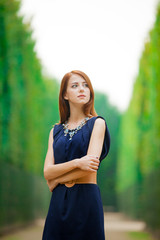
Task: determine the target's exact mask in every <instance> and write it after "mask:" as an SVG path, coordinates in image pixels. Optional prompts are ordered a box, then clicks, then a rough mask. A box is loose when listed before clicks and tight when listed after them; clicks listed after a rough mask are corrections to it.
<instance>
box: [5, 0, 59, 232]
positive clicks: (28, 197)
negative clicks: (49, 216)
mask: <svg viewBox="0 0 160 240" xmlns="http://www.w3.org/2000/svg"><path fill="white" fill-rule="evenodd" d="M18 11H19V2H17V1H14V0H8V1H5V0H0V165H1V167H0V212H1V214H0V229H2V228H3V227H4V226H5V225H8V224H9V223H12V224H13V223H14V224H16V223H17V222H23V221H29V220H31V219H33V218H35V217H37V216H39V215H40V214H42V212H43V213H44V212H45V213H46V208H47V206H48V202H47V201H46V199H48V197H49V190H48V189H47V188H46V183H45V181H44V179H43V178H42V176H43V164H44V159H45V154H46V151H47V144H48V136H49V130H50V129H51V128H52V124H53V122H56V121H58V91H57V89H58V88H59V84H58V82H57V81H56V80H54V79H52V80H50V79H48V78H44V76H42V67H41V63H40V60H39V59H38V58H37V56H36V53H35V51H34V48H35V41H34V40H33V39H32V31H31V30H30V24H29V23H28V24H24V23H23V18H22V17H21V16H19V13H18Z"/></svg>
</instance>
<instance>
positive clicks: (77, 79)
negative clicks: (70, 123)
mask: <svg viewBox="0 0 160 240" xmlns="http://www.w3.org/2000/svg"><path fill="white" fill-rule="evenodd" d="M64 99H66V100H68V101H69V103H70V104H71V103H72V104H82V105H84V104H85V103H87V102H88V101H89V100H90V89H89V87H88V84H87V82H86V81H85V79H84V78H82V77H81V76H79V75H78V74H74V75H73V76H71V77H70V79H69V81H68V85H67V89H66V93H65V95H64Z"/></svg>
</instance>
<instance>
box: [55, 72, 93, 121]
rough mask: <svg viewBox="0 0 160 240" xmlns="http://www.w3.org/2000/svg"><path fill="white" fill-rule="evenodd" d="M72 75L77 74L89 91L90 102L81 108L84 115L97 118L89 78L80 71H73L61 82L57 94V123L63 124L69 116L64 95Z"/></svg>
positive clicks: (67, 104) (68, 108)
mask: <svg viewBox="0 0 160 240" xmlns="http://www.w3.org/2000/svg"><path fill="white" fill-rule="evenodd" d="M73 74H78V75H79V76H81V77H82V78H84V80H85V81H86V83H87V84H88V87H89V89H90V100H89V101H88V102H87V103H86V104H85V105H84V106H83V111H84V114H85V115H86V116H89V115H92V116H97V113H96V111H95V108H94V91H93V87H92V84H91V81H90V79H89V77H88V76H87V75H86V74H85V73H84V72H82V71H79V70H73V71H71V72H68V73H66V74H65V75H64V77H63V78H62V81H61V86H60V92H59V115H60V122H59V123H64V122H65V121H66V120H68V118H69V116H70V107H69V102H68V100H66V99H64V94H65V92H66V89H67V86H68V81H69V79H70V78H71V76H73Z"/></svg>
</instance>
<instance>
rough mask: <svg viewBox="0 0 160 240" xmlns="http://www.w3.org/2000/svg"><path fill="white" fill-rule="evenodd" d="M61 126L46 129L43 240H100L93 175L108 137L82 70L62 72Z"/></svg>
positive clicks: (101, 219)
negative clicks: (46, 189) (47, 202)
mask: <svg viewBox="0 0 160 240" xmlns="http://www.w3.org/2000/svg"><path fill="white" fill-rule="evenodd" d="M59 112H60V122H59V123H58V124H55V125H54V126H53V128H52V129H51V130H50V134H49V141H48V151H47V154H46V159H45V164H44V177H45V179H46V180H47V184H48V186H49V189H50V191H51V192H52V196H51V201H50V206H49V210H48V214H47V217H46V221H45V226H44V230H43V237H42V239H43V240H104V239H105V233H104V214H103V206H102V200H101V195H100V189H99V187H98V185H97V170H98V168H99V164H100V162H101V161H102V159H104V158H105V157H106V156H107V154H108V152H109V149H110V134H109V130H108V127H107V124H106V121H105V119H104V118H103V117H101V116H98V115H97V114H96V112H95V109H94V91H93V88H92V85H91V82H90V79H89V78H88V76H87V75H86V74H85V73H83V72H81V71H77V70H75V71H71V72H69V73H66V74H65V75H64V77H63V79H62V82H61V87H60V93H59Z"/></svg>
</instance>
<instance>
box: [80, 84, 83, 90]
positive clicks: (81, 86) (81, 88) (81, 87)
mask: <svg viewBox="0 0 160 240" xmlns="http://www.w3.org/2000/svg"><path fill="white" fill-rule="evenodd" d="M80 91H81V92H83V91H84V87H83V85H82V84H80Z"/></svg>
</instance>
